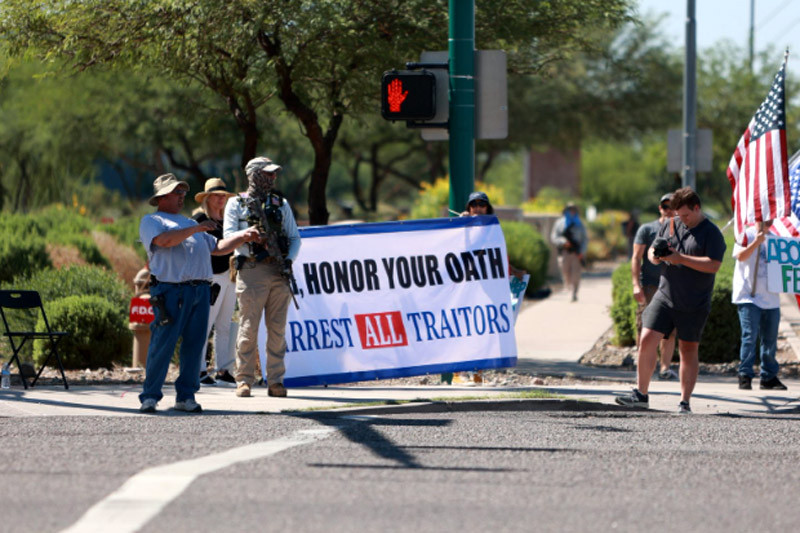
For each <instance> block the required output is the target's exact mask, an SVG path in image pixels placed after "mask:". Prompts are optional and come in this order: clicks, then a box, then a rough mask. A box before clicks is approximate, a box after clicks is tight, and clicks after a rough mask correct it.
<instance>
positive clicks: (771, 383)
mask: <svg viewBox="0 0 800 533" xmlns="http://www.w3.org/2000/svg"><path fill="white" fill-rule="evenodd" d="M760 388H761V389H762V390H786V385H784V384H783V383H781V380H779V379H778V376H775V377H773V378H770V379H767V380H764V379H762V380H761V387H760Z"/></svg>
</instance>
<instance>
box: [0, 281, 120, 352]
mask: <svg viewBox="0 0 800 533" xmlns="http://www.w3.org/2000/svg"><path fill="white" fill-rule="evenodd" d="M0 289H15V290H31V291H38V292H39V295H40V296H41V297H42V301H43V302H44V304H45V309H47V305H48V304H49V303H50V302H54V301H55V300H59V299H61V298H65V297H67V296H98V297H100V298H102V299H103V300H106V301H107V302H108V303H109V304H111V305H112V307H113V308H114V309H115V310H116V312H117V315H118V317H119V321H120V323H121V324H123V325H125V326H126V327H127V323H128V310H129V307H130V299H131V297H133V293H131V291H130V290H129V289H128V287H127V285H125V283H124V282H122V281H120V280H119V278H117V276H116V275H115V274H114V272H112V271H110V270H106V269H104V268H100V267H96V266H86V265H73V266H70V267H66V268H62V269H60V270H56V269H53V268H45V269H43V270H39V271H35V272H33V273H32V274H29V275H28V276H26V277H17V278H14V279H13V280H12V281H10V282H9V281H6V282H2V283H0ZM48 317H49V315H48ZM13 320H14V326H13V327H14V328H17V329H19V330H31V329H32V328H33V327H35V325H36V320H37V316H36V315H35V314H33V313H17V314H15V316H14V318H13ZM7 344H8V343H0V355H2V356H3V358H4V359H5V358H6V357H7V356H8V353H7ZM22 356H23V357H24V358H25V359H29V358H30V356H31V349H30V346H26V347H25V348H23V352H22Z"/></svg>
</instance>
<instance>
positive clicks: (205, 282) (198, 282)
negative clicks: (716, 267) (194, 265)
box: [150, 276, 211, 287]
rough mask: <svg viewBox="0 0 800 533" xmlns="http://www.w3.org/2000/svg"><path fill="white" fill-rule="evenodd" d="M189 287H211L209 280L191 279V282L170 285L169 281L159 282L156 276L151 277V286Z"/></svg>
mask: <svg viewBox="0 0 800 533" xmlns="http://www.w3.org/2000/svg"><path fill="white" fill-rule="evenodd" d="M159 284H163V285H188V286H189V287H197V286H198V285H211V282H210V281H208V280H207V279H190V280H189V281H181V282H180V283H170V282H169V281H158V280H157V279H156V277H155V276H150V285H151V286H153V287H155V286H156V285H159Z"/></svg>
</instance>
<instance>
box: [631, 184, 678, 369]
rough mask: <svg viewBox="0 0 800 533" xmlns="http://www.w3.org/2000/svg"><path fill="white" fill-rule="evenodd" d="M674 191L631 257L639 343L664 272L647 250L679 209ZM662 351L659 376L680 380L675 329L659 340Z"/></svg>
mask: <svg viewBox="0 0 800 533" xmlns="http://www.w3.org/2000/svg"><path fill="white" fill-rule="evenodd" d="M670 201H672V193H667V194H665V195H664V196H662V197H661V200H660V201H659V203H658V213H659V217H658V220H654V221H652V222H648V223H647V224H643V225H642V226H640V227H639V230H638V231H637V232H636V237H635V238H634V242H633V255H632V256H631V278H632V280H633V297H634V298H635V299H636V303H637V304H638V306H637V309H636V345H637V346H638V345H639V338H640V337H641V335H642V312H644V308H645V307H647V304H649V303H650V300H652V299H653V295H654V294H655V293H656V291H657V290H658V280H659V277H660V273H661V266H656V265H654V264H653V263H651V262H650V260H649V259H648V258H647V250H648V248H650V245H651V244H653V239H655V238H656V235H657V234H658V231H659V230H660V229H661V226H663V225H664V223H665V222H666V221H668V220H669V219H670V218H672V217H673V216H675V212H674V211H673V210H672V207H670ZM659 349H660V350H661V358H660V362H661V365H660V366H661V368H660V370H659V372H658V378H659V379H663V380H671V379H678V375H677V374H676V373H675V371H674V370H672V369H671V368H670V364H671V363H672V356H673V355H674V353H675V332H674V331H673V332H672V333H670V334H669V335H667V336H666V337H664V338H663V339H661V342H660V343H659Z"/></svg>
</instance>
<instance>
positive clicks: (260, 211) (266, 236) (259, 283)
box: [223, 157, 300, 398]
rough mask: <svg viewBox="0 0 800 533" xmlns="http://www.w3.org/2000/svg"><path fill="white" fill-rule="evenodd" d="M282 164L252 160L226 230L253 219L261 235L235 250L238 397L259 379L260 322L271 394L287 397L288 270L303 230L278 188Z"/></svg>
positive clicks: (228, 215) (229, 211) (231, 205)
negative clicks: (243, 190) (264, 335)
mask: <svg viewBox="0 0 800 533" xmlns="http://www.w3.org/2000/svg"><path fill="white" fill-rule="evenodd" d="M280 169H281V166H280V165H277V164H275V163H273V162H272V161H271V160H270V159H269V158H266V157H256V158H255V159H251V160H250V161H248V162H247V165H246V166H245V173H246V174H247V182H248V188H247V192H246V194H245V195H241V196H240V197H237V198H231V199H229V200H228V204H227V205H226V206H225V224H224V227H223V234H224V235H226V236H227V235H231V234H233V233H234V232H236V231H240V230H241V229H242V228H246V227H248V226H251V225H253V224H257V225H258V226H259V230H260V232H261V236H260V239H259V240H258V242H257V243H255V244H253V245H252V246H242V247H240V248H238V249H237V250H236V252H235V262H236V269H237V280H236V294H237V296H238V298H239V334H238V335H237V338H236V396H239V397H243V398H244V397H249V396H251V389H252V387H253V384H254V383H255V382H256V360H257V358H258V349H257V348H258V345H257V343H258V325H259V322H260V321H261V317H262V316H264V322H265V324H266V326H267V394H269V395H270V396H276V397H285V396H286V387H284V385H283V375H284V374H285V373H286V365H285V363H284V357H285V356H286V339H285V337H284V334H285V332H286V317H287V314H288V311H289V300H291V298H292V294H291V288H290V286H289V281H288V279H287V275H288V274H289V273H291V268H292V261H294V260H295V259H296V258H297V254H298V252H299V251H300V232H299V231H298V230H297V223H296V222H295V219H294V214H293V213H292V210H291V208H290V207H289V202H288V201H286V199H285V198H284V197H283V196H281V195H280V193H278V192H277V191H276V190H275V180H277V178H278V171H279V170H280Z"/></svg>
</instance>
